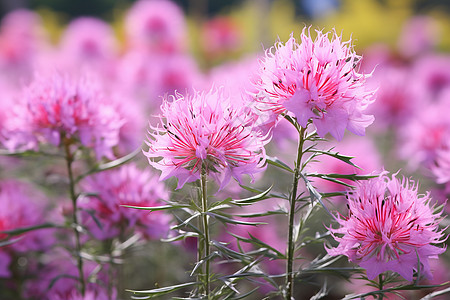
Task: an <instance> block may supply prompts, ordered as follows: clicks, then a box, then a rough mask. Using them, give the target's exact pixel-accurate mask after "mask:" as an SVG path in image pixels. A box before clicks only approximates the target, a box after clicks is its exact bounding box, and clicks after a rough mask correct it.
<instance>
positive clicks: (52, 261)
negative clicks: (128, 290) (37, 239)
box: [23, 248, 117, 300]
mask: <svg viewBox="0 0 450 300" xmlns="http://www.w3.org/2000/svg"><path fill="white" fill-rule="evenodd" d="M109 268H110V266H108V265H107V264H104V265H102V266H101V268H100V266H99V265H98V263H96V262H94V261H91V260H84V264H83V273H84V277H85V279H87V281H86V293H85V296H84V297H82V295H81V293H80V291H79V287H80V286H79V285H80V283H79V281H78V268H77V265H76V260H75V259H74V258H73V257H71V256H70V254H69V253H68V252H65V251H64V252H63V250H62V249H61V248H55V249H52V251H48V252H46V253H44V255H43V256H42V265H41V266H40V268H39V270H38V274H37V276H35V277H31V278H30V279H29V280H27V281H26V283H25V285H24V287H23V296H24V298H26V299H49V300H63V299H67V300H97V299H98V300H110V299H116V298H115V297H116V294H117V292H116V291H115V289H114V288H112V290H111V291H110V293H111V297H109V296H108V292H107V290H106V288H107V287H108V282H109V281H110V280H114V277H115V276H116V274H115V272H112V273H110V274H108V271H111V270H110V269H109ZM110 275H112V276H113V277H112V278H110V277H109V276H110Z"/></svg>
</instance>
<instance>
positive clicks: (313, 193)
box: [300, 173, 336, 219]
mask: <svg viewBox="0 0 450 300" xmlns="http://www.w3.org/2000/svg"><path fill="white" fill-rule="evenodd" d="M300 176H301V177H302V178H303V181H305V184H306V188H307V189H308V191H309V194H310V195H311V202H314V199H313V198H315V199H316V200H317V201H318V202H319V203H320V205H322V207H323V208H324V209H325V211H326V212H327V213H328V214H329V215H330V216H331V217H333V219H335V218H336V217H335V216H334V215H333V214H332V213H331V212H330V211H329V210H328V208H327V207H326V206H325V204H324V203H323V201H322V195H321V194H320V193H319V192H318V191H317V190H316V189H315V188H314V187H313V186H312V184H311V182H310V181H309V180H308V178H307V177H306V176H305V175H304V174H303V173H300ZM311 204H312V203H311Z"/></svg>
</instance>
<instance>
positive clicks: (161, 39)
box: [125, 0, 186, 53]
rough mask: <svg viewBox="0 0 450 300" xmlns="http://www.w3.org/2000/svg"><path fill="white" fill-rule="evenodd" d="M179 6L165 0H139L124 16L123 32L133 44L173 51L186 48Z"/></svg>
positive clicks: (151, 48)
mask: <svg viewBox="0 0 450 300" xmlns="http://www.w3.org/2000/svg"><path fill="white" fill-rule="evenodd" d="M185 23H186V22H185V20H184V14H183V11H182V10H181V8H180V7H178V6H177V5H176V4H175V3H174V2H172V1H168V0H140V1H137V2H136V3H134V4H133V6H132V7H131V8H130V10H129V11H128V12H127V15H126V18H125V33H126V36H127V40H128V42H129V44H130V46H131V47H132V48H141V49H145V50H147V51H151V52H159V53H163V52H164V53H172V52H180V51H181V50H183V49H184V48H185V39H186V30H185V28H186V24H185Z"/></svg>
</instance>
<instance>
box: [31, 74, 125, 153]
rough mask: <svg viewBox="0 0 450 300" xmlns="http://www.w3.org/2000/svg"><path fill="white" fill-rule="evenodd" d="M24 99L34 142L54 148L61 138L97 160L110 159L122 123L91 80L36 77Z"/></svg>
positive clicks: (54, 76)
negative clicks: (90, 152) (76, 142)
mask: <svg viewBox="0 0 450 300" xmlns="http://www.w3.org/2000/svg"><path fill="white" fill-rule="evenodd" d="M24 95H25V96H24V97H25V101H26V111H25V116H24V118H25V119H26V123H27V125H28V126H29V128H30V130H31V132H32V133H33V135H34V137H35V139H36V140H38V141H40V142H44V143H50V144H52V145H55V146H58V145H60V144H61V139H62V138H68V139H77V140H79V141H80V142H81V144H82V145H84V146H85V147H89V148H93V149H94V150H95V152H96V154H97V158H98V159H100V158H101V157H102V156H105V157H107V158H110V159H111V158H114V155H113V153H112V147H114V146H116V145H117V143H118V142H119V130H120V128H121V127H122V125H123V120H122V119H120V115H119V114H118V113H117V107H116V106H115V105H114V103H112V102H111V101H108V100H107V99H105V98H104V97H103V95H102V92H101V89H100V88H99V86H97V85H96V82H95V81H94V80H92V78H87V77H83V78H80V79H78V80H77V79H72V78H69V76H63V75H60V74H58V73H55V74H53V76H41V77H37V78H36V79H35V80H34V81H33V82H32V83H31V84H30V86H28V87H27V88H26V89H25V94H24Z"/></svg>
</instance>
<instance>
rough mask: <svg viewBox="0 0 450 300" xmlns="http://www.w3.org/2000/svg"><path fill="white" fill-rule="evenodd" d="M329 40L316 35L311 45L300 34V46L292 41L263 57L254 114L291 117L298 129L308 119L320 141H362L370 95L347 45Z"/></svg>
mask: <svg viewBox="0 0 450 300" xmlns="http://www.w3.org/2000/svg"><path fill="white" fill-rule="evenodd" d="M329 35H330V33H323V32H322V31H317V37H316V39H315V40H313V39H312V38H311V35H310V33H309V30H308V32H307V29H306V28H305V29H303V32H302V34H301V43H300V44H299V43H297V41H296V40H295V38H294V37H293V36H291V38H290V39H289V40H288V41H287V42H286V43H285V44H283V43H281V42H279V43H277V44H276V45H275V46H274V47H272V48H270V49H268V50H267V51H266V55H265V57H264V58H262V59H261V62H260V64H261V66H260V69H259V72H258V76H257V77H256V78H255V83H254V84H255V86H256V88H257V89H258V91H259V93H258V94H257V95H256V97H255V99H256V101H257V102H258V103H259V105H258V108H259V109H260V110H261V111H263V112H264V111H269V112H270V113H274V114H275V115H279V114H281V113H285V112H290V113H293V114H294V116H295V117H296V118H297V120H298V122H299V124H300V125H301V126H302V127H306V125H307V123H308V121H309V120H311V119H312V122H313V124H314V125H315V127H316V129H317V133H318V134H319V136H321V137H324V136H325V135H326V134H327V133H330V134H331V135H332V136H333V137H335V138H336V139H337V140H341V139H342V137H343V136H344V131H345V129H348V130H349V131H351V132H353V133H355V134H357V135H364V133H365V128H366V127H367V126H368V125H370V124H371V123H372V122H373V120H374V118H373V116H369V115H365V114H364V110H365V109H366V108H367V106H368V105H369V104H370V103H371V102H372V101H373V95H374V92H373V91H366V90H365V89H366V88H365V85H364V83H365V81H366V77H367V76H366V75H364V74H359V73H358V72H357V70H358V65H359V63H360V61H361V57H360V56H358V55H356V53H355V52H354V51H353V48H352V46H351V40H349V41H347V42H342V41H341V39H342V38H341V37H340V36H338V35H337V33H336V32H335V31H333V32H332V33H331V35H332V38H331V40H330V39H329Z"/></svg>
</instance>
